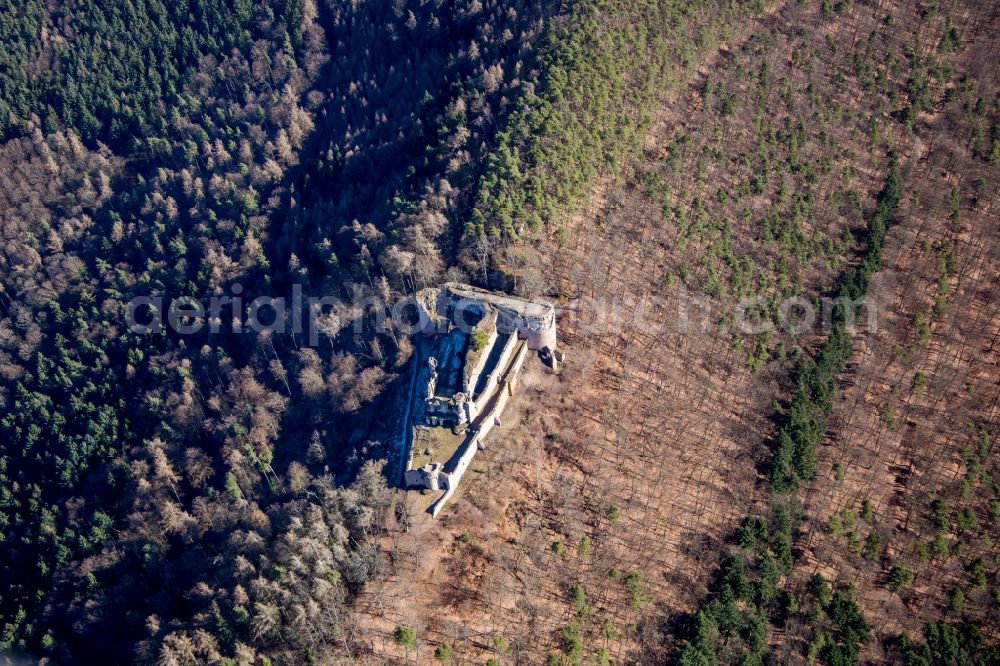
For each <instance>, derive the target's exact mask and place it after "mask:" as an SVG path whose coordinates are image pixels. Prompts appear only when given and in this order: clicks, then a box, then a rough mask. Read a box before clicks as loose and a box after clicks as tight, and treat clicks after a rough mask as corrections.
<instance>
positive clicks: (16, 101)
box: [0, 0, 549, 664]
mask: <svg viewBox="0 0 1000 666" xmlns="http://www.w3.org/2000/svg"><path fill="white" fill-rule="evenodd" d="M18 4H19V6H18V7H15V6H14V4H13V3H6V5H5V6H4V7H3V8H2V9H3V11H2V18H0V22H2V35H3V41H4V45H5V48H6V50H7V53H6V54H5V58H4V67H3V68H0V130H2V135H3V137H4V139H5V143H4V144H3V145H2V146H0V152H2V159H3V162H4V164H5V167H4V169H3V176H2V180H0V202H2V203H3V207H2V210H0V216H2V217H0V233H2V236H3V251H2V253H0V265H2V267H3V270H2V271H0V317H2V318H0V377H2V385H0V413H2V418H0V443H2V444H0V446H2V451H0V477H2V479H0V480H2V490H0V493H2V495H0V526H2V534H3V541H4V543H3V548H2V550H0V579H2V580H3V581H4V587H3V589H2V590H0V627H2V635H0V647H2V648H3V649H5V650H16V651H22V652H27V653H34V654H40V655H49V656H51V657H53V658H55V660H56V661H57V662H59V661H61V660H64V659H68V658H71V657H72V659H73V660H74V661H81V662H87V663H89V662H91V661H94V660H97V659H99V660H100V661H101V662H102V663H126V662H140V663H154V662H155V663H163V664H174V663H177V664H181V663H193V662H198V663H248V664H249V663H266V662H267V660H274V661H275V662H276V663H302V662H303V661H306V660H313V659H316V658H321V657H323V656H324V655H329V654H331V653H333V652H334V651H336V653H337V654H341V655H349V654H351V653H352V651H353V650H354V649H355V647H354V646H355V644H356V642H357V640H358V636H356V635H355V631H356V628H355V627H354V626H353V625H352V624H351V621H350V619H349V617H347V614H346V612H345V603H346V601H347V599H348V598H349V596H350V594H351V593H352V591H354V590H357V589H358V588H359V587H360V586H361V585H363V584H364V583H365V582H366V581H367V580H368V579H369V578H370V577H371V576H372V575H374V573H375V569H376V568H377V567H378V566H380V563H379V561H378V559H377V557H376V550H375V546H374V542H373V540H374V538H376V537H377V534H378V532H379V530H380V526H381V524H382V522H383V521H382V519H381V515H382V514H383V513H384V512H385V511H387V510H388V507H389V504H390V495H389V492H388V490H387V487H386V479H385V475H384V474H383V473H382V471H381V469H382V463H380V462H375V461H377V460H378V459H379V458H384V457H385V456H386V455H387V452H388V451H387V447H386V445H385V437H386V436H388V435H390V434H392V433H391V431H390V429H389V426H390V424H388V423H386V422H384V421H379V420H377V419H374V414H375V413H376V412H377V410H379V409H381V408H383V407H384V405H385V404H387V403H388V401H389V400H390V399H391V397H392V386H393V382H394V378H395V377H397V376H398V372H399V370H400V369H401V368H403V366H404V365H405V363H406V361H407V359H408V353H409V349H408V344H407V343H406V341H405V338H402V339H401V338H399V337H398V336H396V335H394V333H393V331H392V329H391V327H390V328H389V329H388V330H381V331H376V330H374V329H373V328H371V327H368V326H358V327H355V326H344V324H343V322H342V323H341V324H340V327H342V328H343V330H340V328H338V327H337V326H336V325H334V324H331V325H330V326H329V327H325V328H324V329H323V333H324V335H323V339H322V341H321V344H320V345H319V346H316V347H308V346H306V345H305V344H304V340H302V339H300V338H297V337H296V336H295V335H294V334H290V335H284V336H283V335H274V336H271V335H266V334H265V335H260V336H258V335H257V334H255V333H252V332H250V331H247V330H245V329H243V330H239V329H238V328H237V327H235V326H234V325H232V323H231V322H228V321H226V322H223V323H222V325H221V327H220V328H221V331H220V332H219V333H217V334H210V333H202V334H200V335H192V336H184V337H182V336H177V335H175V334H172V333H170V332H168V331H166V330H164V332H162V333H155V334H152V335H142V336H140V335H136V334H134V333H132V332H130V331H129V330H128V329H127V328H126V326H125V321H126V320H125V316H124V315H125V304H126V303H127V302H128V300H129V299H130V298H132V297H135V296H138V295H157V296H164V297H167V298H177V297H183V296H190V297H196V298H207V297H208V296H211V295H232V294H233V293H235V292H234V291H233V288H234V285H239V287H242V288H243V289H245V290H246V293H248V294H249V293H255V294H269V295H275V296H283V295H286V294H287V293H288V292H289V291H290V289H291V286H292V285H293V284H298V285H302V286H303V288H304V290H305V292H306V293H307V294H312V293H323V294H328V293H336V294H338V295H343V296H344V297H345V298H348V297H350V295H351V294H353V293H354V292H355V291H356V290H357V288H364V289H366V290H367V291H368V292H372V291H374V292H375V293H377V294H379V295H381V296H383V297H389V296H390V295H391V294H394V293H398V291H399V290H402V291H408V290H411V289H413V288H414V287H419V286H423V285H426V284H429V283H431V282H433V281H435V280H437V279H439V278H440V277H441V275H442V274H443V272H444V270H445V268H446V267H447V264H448V263H449V262H447V261H446V259H445V258H444V257H443V256H442V250H444V251H446V252H448V253H450V254H453V253H454V247H455V244H456V243H457V241H458V236H457V235H456V233H455V230H456V229H460V228H461V227H460V225H456V224H455V220H456V219H457V214H456V211H457V209H458V207H459V206H462V205H466V204H465V202H464V200H463V199H462V197H461V195H460V192H461V191H462V190H468V189H469V184H470V183H474V182H475V181H476V180H477V179H478V174H479V163H480V161H481V158H482V156H483V154H484V153H485V152H486V151H487V150H488V146H489V145H490V142H491V141H492V137H493V135H494V134H495V133H496V131H497V127H498V126H499V124H500V122H501V120H500V119H501V118H502V116H503V114H504V112H505V110H506V109H507V108H508V107H509V106H510V105H511V104H512V103H513V102H512V100H514V99H515V98H516V97H517V95H518V94H519V91H520V89H521V87H522V86H523V85H525V83H524V82H525V81H526V80H530V79H532V78H534V77H535V76H536V74H535V71H534V69H533V67H534V66H535V65H534V64H533V63H535V61H536V56H535V55H534V51H533V46H534V44H535V42H537V41H538V40H540V39H541V36H542V33H543V31H544V18H545V16H546V13H547V12H548V11H549V9H547V8H546V6H545V5H544V4H542V5H539V4H538V3H513V4H511V3H504V4H501V3H498V2H487V3H482V2H478V1H476V0H473V1H470V2H431V3H416V2H414V3H406V2H392V3H390V2H374V3H365V4H357V3H340V2H332V1H331V2H328V3H326V4H321V5H316V4H315V3H313V2H312V1H311V0H305V1H301V0H289V1H287V2H279V3H254V2H249V1H248V2H239V3H236V6H235V7H230V6H228V4H229V3H217V2H212V1H207V2H201V1H196V0H195V1H192V2H185V3H160V2H155V1H153V2H141V3H131V2H120V3H119V2H113V3H93V2H83V3H79V2H69V3H55V4H53V3H41V2H32V3H29V4H28V6H26V7H22V6H20V4H23V3H18ZM15 10H16V11H15ZM365 314H366V313H365V312H363V311H354V310H351V311H349V312H347V313H345V314H344V317H345V321H347V322H349V321H351V320H354V319H357V318H363V317H364V316H365ZM369 314H370V313H369ZM327 342H329V344H327ZM385 389H388V390H385ZM383 390H385V393H384V394H382V392H383ZM380 394H382V395H381V397H379V396H380ZM279 443H280V446H278V445H279ZM137 591H140V592H137ZM108 627H115V628H116V630H115V631H108V630H107V629H108ZM258 657H259V659H260V660H263V661H260V662H258V661H257V660H258Z"/></svg>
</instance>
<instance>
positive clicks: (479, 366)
mask: <svg viewBox="0 0 1000 666" xmlns="http://www.w3.org/2000/svg"><path fill="white" fill-rule="evenodd" d="M489 316H490V317H491V318H492V319H493V320H494V321H493V322H491V323H492V325H491V326H487V330H489V337H487V338H486V346H485V347H484V348H483V349H482V351H481V352H480V354H479V358H478V359H477V360H476V365H475V366H474V367H473V368H472V370H471V371H470V372H469V373H467V374H466V376H465V385H464V390H465V394H466V395H468V396H469V397H470V398H471V397H472V390H473V389H474V388H475V386H476V382H478V381H479V375H481V374H482V373H483V368H485V367H486V361H487V360H489V357H490V351H491V350H492V349H493V345H495V344H496V341H497V337H498V336H499V332H498V330H497V327H496V322H495V319H496V316H497V315H496V312H493V311H490V314H489ZM469 344H472V343H471V342H470V343H469Z"/></svg>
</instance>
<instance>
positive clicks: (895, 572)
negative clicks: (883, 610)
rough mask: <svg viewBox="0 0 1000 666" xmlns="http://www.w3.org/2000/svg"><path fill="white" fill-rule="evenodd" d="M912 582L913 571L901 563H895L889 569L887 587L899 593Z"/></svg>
mask: <svg viewBox="0 0 1000 666" xmlns="http://www.w3.org/2000/svg"><path fill="white" fill-rule="evenodd" d="M912 583H913V571H911V570H910V569H908V568H907V567H905V566H902V565H899V564H897V565H895V566H893V567H892V569H890V570H889V589H890V590H892V591H893V592H895V593H896V594H899V593H900V592H901V591H902V590H905V589H906V588H908V587H909V586H910V584H912Z"/></svg>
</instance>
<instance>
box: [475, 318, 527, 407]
mask: <svg viewBox="0 0 1000 666" xmlns="http://www.w3.org/2000/svg"><path fill="white" fill-rule="evenodd" d="M517 342H518V340H517V336H514V335H512V336H510V337H509V338H507V343H506V345H504V350H503V351H502V352H501V353H500V358H499V359H498V360H497V365H496V369H495V371H494V373H493V374H492V375H491V376H490V378H489V381H487V382H486V386H485V387H484V388H483V392H482V393H480V394H479V396H477V397H476V399H475V401H474V404H475V408H476V413H480V412H482V411H483V409H485V408H486V403H487V402H489V399H490V396H491V395H492V394H493V389H495V388H496V386H497V383H498V382H499V381H500V376H501V375H502V374H503V371H504V368H505V367H506V366H507V363H508V361H510V355H511V354H513V353H514V349H516V348H517ZM473 387H475V385H473Z"/></svg>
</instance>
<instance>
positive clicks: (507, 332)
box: [403, 283, 561, 516]
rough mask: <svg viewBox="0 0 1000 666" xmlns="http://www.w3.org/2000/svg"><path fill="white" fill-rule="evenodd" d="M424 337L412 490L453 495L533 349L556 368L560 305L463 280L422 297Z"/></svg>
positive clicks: (437, 505) (413, 428) (415, 399)
mask: <svg viewBox="0 0 1000 666" xmlns="http://www.w3.org/2000/svg"><path fill="white" fill-rule="evenodd" d="M416 301H417V307H418V314H419V317H420V323H419V326H418V330H419V332H420V333H421V334H422V335H421V337H422V340H420V341H418V344H417V345H416V349H417V353H416V358H415V360H414V362H415V363H417V364H418V365H417V367H416V368H415V372H416V373H417V376H416V378H415V385H414V390H413V395H412V396H411V403H412V404H411V406H410V410H409V411H410V418H411V423H410V424H409V427H408V432H407V437H408V442H407V444H408V446H407V449H408V452H407V461H408V462H407V465H406V470H405V472H404V475H403V476H404V478H403V481H404V484H405V485H406V487H407V488H420V489H428V490H433V491H443V492H442V495H441V496H440V497H439V498H438V499H437V500H436V501H435V502H434V504H433V505H432V506H431V507H430V508H429V509H428V510H429V512H430V513H431V515H433V516H437V514H438V513H439V512H440V511H441V509H442V508H443V506H444V505H445V503H446V502H447V501H448V499H449V498H450V497H451V495H452V494H453V493H454V491H455V488H456V487H457V486H458V483H459V481H460V480H461V478H462V476H463V475H464V474H465V471H466V470H467V469H468V467H469V465H470V464H471V462H472V460H473V458H474V457H475V455H476V453H477V452H478V451H479V450H480V449H482V448H484V447H485V438H486V436H487V435H488V434H489V432H490V431H491V430H492V429H493V428H494V427H496V426H499V425H500V424H501V421H500V415H501V414H502V413H503V409H504V407H505V406H506V405H507V401H508V400H509V399H510V397H511V396H512V395H513V393H514V389H515V387H516V385H517V376H518V373H519V372H520V370H521V366H522V365H523V363H524V360H525V358H526V356H527V353H528V351H537V352H539V354H540V355H541V356H542V358H543V359H544V360H545V361H546V362H547V363H549V364H550V365H551V366H553V367H555V365H556V364H557V362H558V360H557V359H558V357H560V356H561V354H559V353H558V352H557V351H556V321H555V308H554V307H553V306H552V305H551V304H550V303H545V302H541V301H535V300H530V299H525V298H518V297H514V296H506V295H503V294H497V293H493V292H490V291H485V290H483V289H477V288H475V287H470V286H468V285H463V284H458V283H447V284H445V285H444V286H442V287H439V288H431V289H424V290H422V291H420V292H419V293H418V294H417V298H416Z"/></svg>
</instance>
